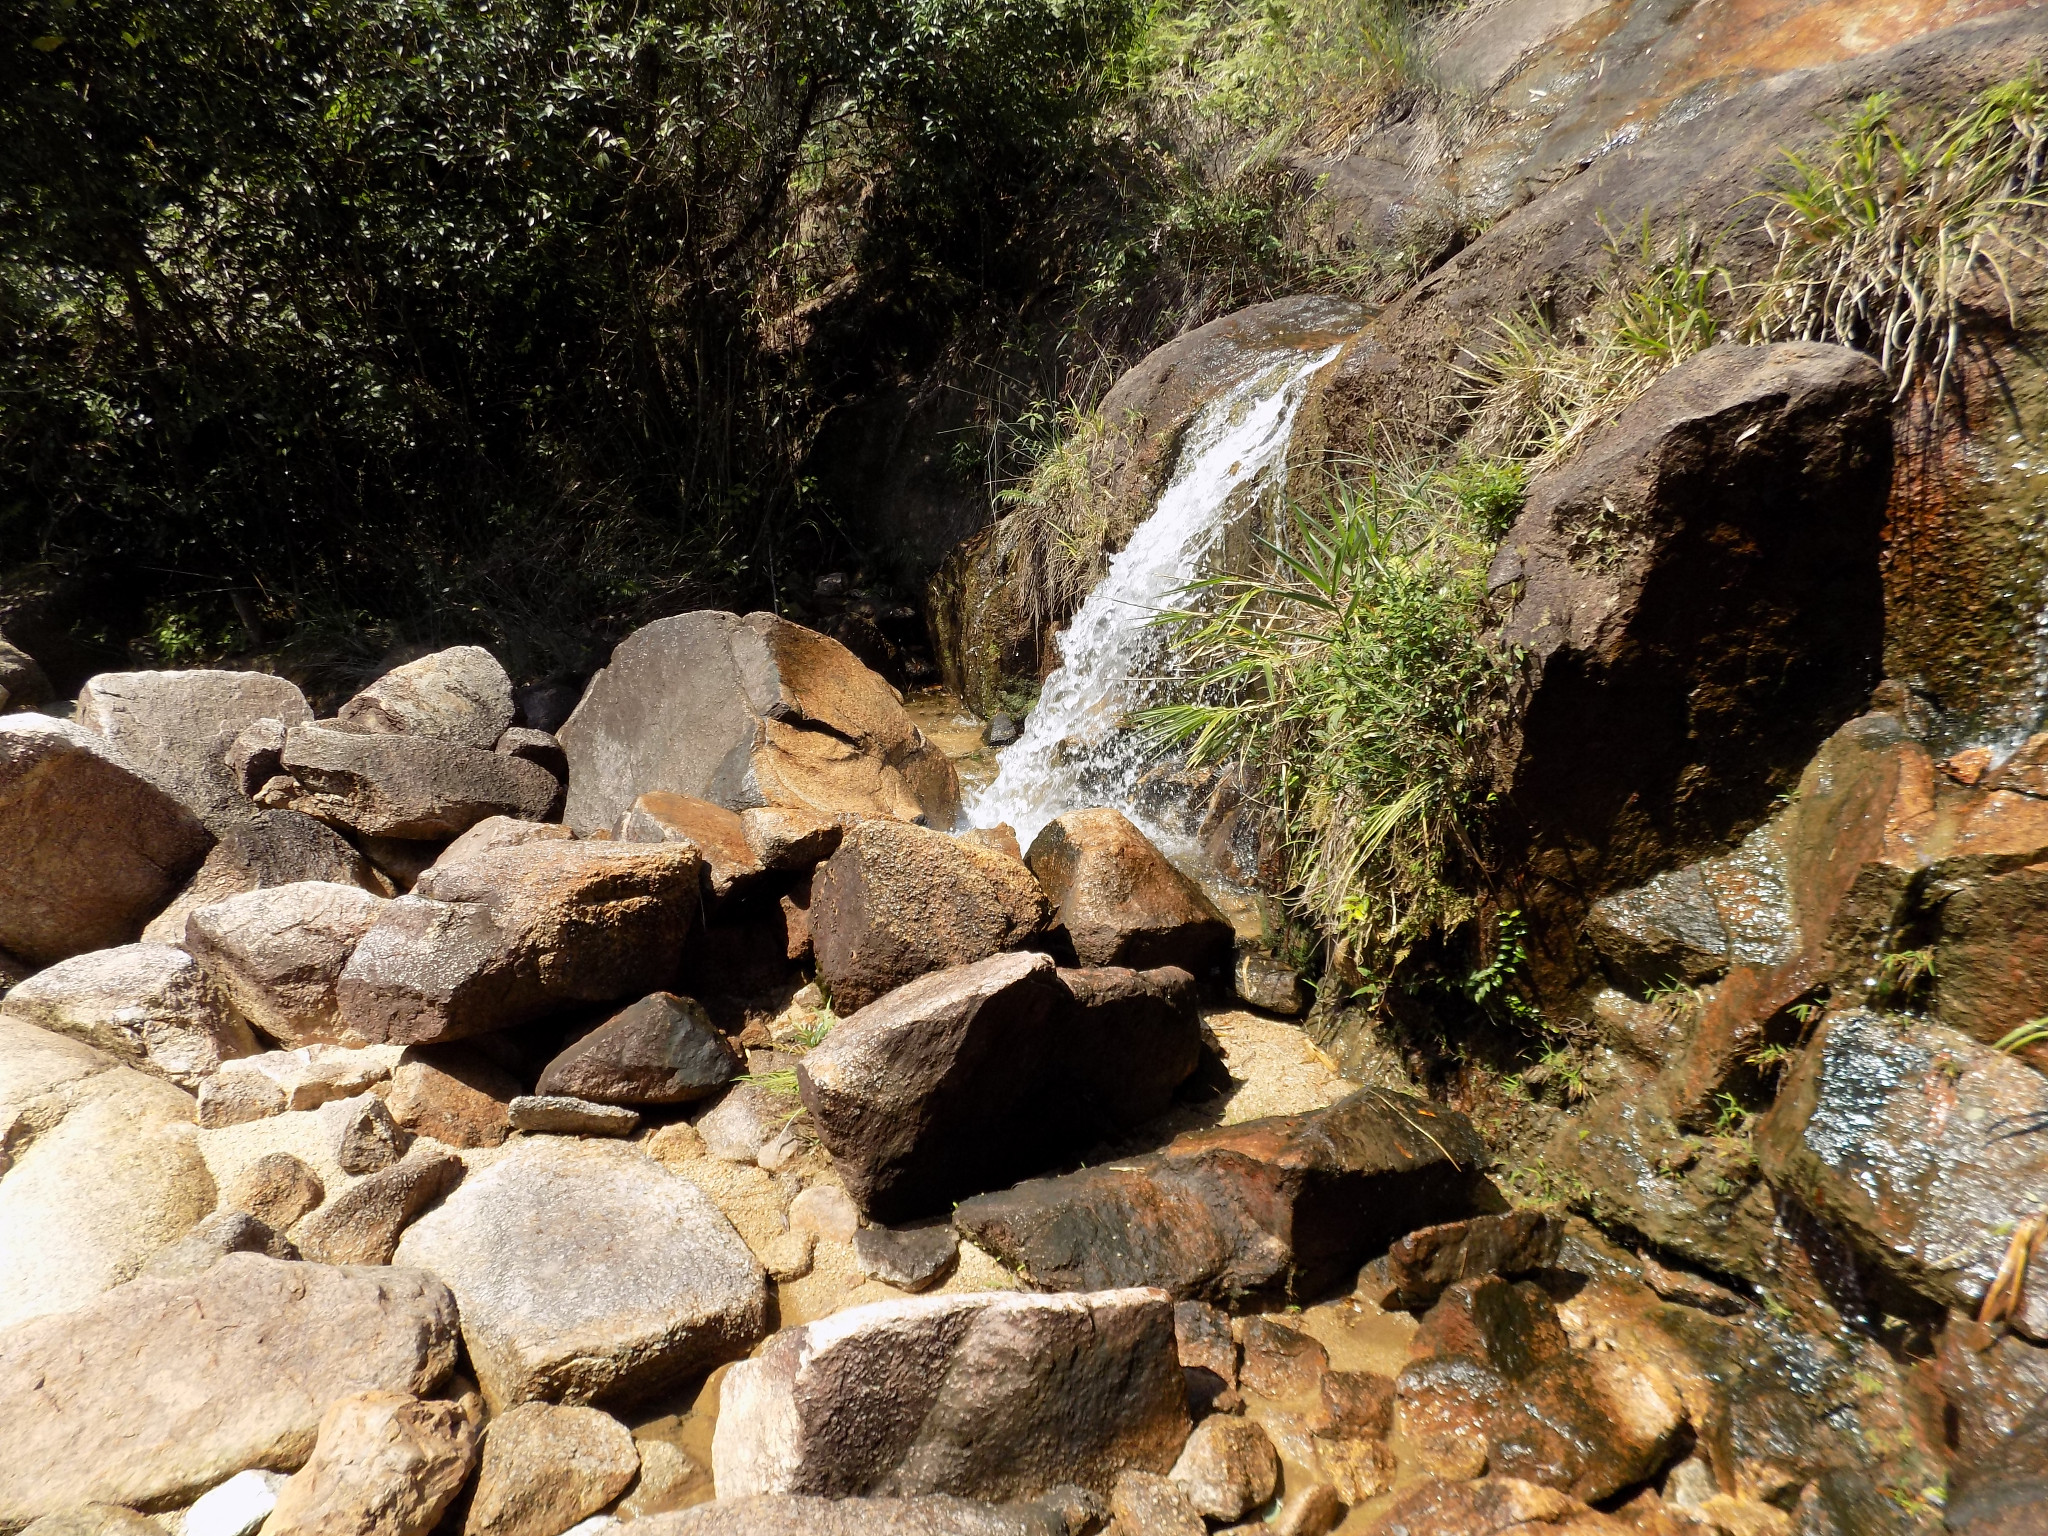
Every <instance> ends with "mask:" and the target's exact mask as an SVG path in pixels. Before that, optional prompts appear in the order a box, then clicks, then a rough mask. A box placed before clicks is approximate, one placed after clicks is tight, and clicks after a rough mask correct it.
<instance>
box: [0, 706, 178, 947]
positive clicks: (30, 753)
mask: <svg viewBox="0 0 2048 1536" xmlns="http://www.w3.org/2000/svg"><path fill="white" fill-rule="evenodd" d="M212 846H213V837H212V835H211V834H210V833H208V832H207V830H206V828H205V827H204V826H202V825H201V824H200V822H199V819H198V818H197V817H196V816H194V815H193V814H192V813H191V812H190V811H189V810H187V809H186V808H185V807H184V806H183V805H181V804H179V803H178V801H177V800H176V799H175V798H173V797H172V796H170V795H168V794H166V793H164V791H163V790H161V789H159V788H158V787H157V786H156V785H155V784H153V783H151V782H150V781H149V780H148V779H147V778H145V777H144V776H143V775H142V774H141V773H140V772H139V771H137V770H136V769H134V768H131V767H129V766H128V765H127V764H126V763H124V762H122V761H121V760H120V759H119V758H118V757H117V756H116V755H115V753H114V752H113V750H112V748H111V747H110V746H109V745H108V744H107V743H106V742H105V741H104V740H103V739H102V738H101V737H99V736H98V735H96V734H94V733H93V732H91V731H88V730H86V729H85V728H84V727H82V726H79V725H75V724H73V723H72V722H70V721H68V720H52V719H49V718H47V717H46V716H43V715H30V714H16V715H5V716H0V950H5V951H7V952H8V953H10V954H13V955H17V956H19V957H20V958H21V959H23V960H26V961H29V962H30V963H32V964H35V965H53V964H55V963H56V962H57V961H59V960H64V959H68V958H69V957H70V956H72V955H78V954H84V953H85V952H86V951H88V950H94V949H111V948H113V947H114V946H115V945H117V944H128V943H132V942H133V941H134V940H135V938H136V937H137V936H138V935H139V934H140V933H141V932H142V926H143V924H145V923H147V922H148V921H149V920H150V919H151V918H152V917H154V916H155V915H156V913H157V911H158V910H159V909H160V908H161V907H163V906H164V905H165V903H167V902H168V901H169V900H170V899H171V898H172V897H173V896H174V895H176V894H177V891H178V887H179V886H181V885H182V884H184V882H185V878H186V876H188V875H190V874H191V873H192V871H193V870H194V869H196V868H197V867H198V866H199V862H200V860H202V859H203V858H205V857H206V854H207V851H208V850H209V849H210V848H211V847H212Z"/></svg>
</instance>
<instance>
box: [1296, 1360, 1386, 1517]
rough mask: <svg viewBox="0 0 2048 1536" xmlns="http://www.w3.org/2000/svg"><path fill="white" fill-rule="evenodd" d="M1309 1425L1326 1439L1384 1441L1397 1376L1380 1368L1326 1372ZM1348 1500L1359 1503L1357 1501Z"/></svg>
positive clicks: (1319, 1435)
mask: <svg viewBox="0 0 2048 1536" xmlns="http://www.w3.org/2000/svg"><path fill="white" fill-rule="evenodd" d="M1321 1391H1322V1406H1321V1407H1320V1408H1319V1409H1318V1410H1317V1412H1316V1413H1315V1414H1314V1415H1313V1416H1312V1417H1311V1418H1310V1420H1309V1428H1310V1430H1311V1431H1313V1432H1314V1433H1315V1434H1316V1435H1317V1436H1318V1437H1320V1438H1322V1439H1326V1440H1384V1439H1386V1438H1387V1433H1388V1431H1389V1430H1390V1429H1392V1428H1393V1423H1394V1379H1393V1378H1392V1377H1391V1376H1382V1375H1380V1374H1379V1372H1377V1371H1326V1372H1324V1373H1323V1380H1322V1388H1321ZM1349 1502H1352V1503H1356V1502H1357V1501H1356V1500H1351V1501H1349Z"/></svg>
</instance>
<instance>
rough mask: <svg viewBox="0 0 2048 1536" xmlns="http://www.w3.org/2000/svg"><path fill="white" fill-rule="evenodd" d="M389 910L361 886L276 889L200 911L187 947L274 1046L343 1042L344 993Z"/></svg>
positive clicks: (188, 926) (314, 884)
mask: <svg viewBox="0 0 2048 1536" xmlns="http://www.w3.org/2000/svg"><path fill="white" fill-rule="evenodd" d="M385 906H386V903H385V901H384V900H383V899H382V898H380V897H377V896H372V895H371V894H370V893H369V892H368V891H365V890H363V889H361V888H360V887H358V886H354V885H340V884H336V883H334V882H331V881H325V880H309V881H302V882H299V883H296V884H292V885H278V886H272V887H270V888H268V889H264V890H255V891H250V892H248V893H247V894H245V895H241V896H231V897H229V898H228V899H227V900H226V901H223V902H219V903H217V904H216V905H213V906H209V907H201V908H199V909H198V910H197V911H195V912H194V913H193V914H192V915H191V917H190V918H188V919H187V920H186V923H185V947H186V948H187V949H189V950H190V951H191V952H192V955H193V957H194V958H195V959H197V960H198V961H199V962H200V963H201V964H202V965H204V966H205V967H206V968H207V970H208V971H210V972H211V973H212V974H213V975H214V976H215V977H217V978H218V979H219V980H220V983H221V985H222V986H223V987H224V988H225V989H226V991H227V994H228V996H229V997H230V998H231V999H232V1000H233V1001H234V1004H235V1006H236V1007H237V1008H239V1009H240V1010H241V1011H242V1012H243V1013H244V1014H245V1015H247V1017H248V1018H249V1020H250V1021H251V1022H252V1023H254V1024H255V1025H256V1027H257V1028H258V1029H260V1030H262V1031H263V1032H264V1033H265V1034H267V1035H269V1036H271V1037H272V1038H273V1039H275V1040H279V1041H282V1042H283V1043H284V1044H285V1045H287V1046H297V1045H304V1044H308V1043H310V1042H313V1041H332V1040H340V1039H342V1038H344V1031H343V1030H342V1027H341V1025H340V1023H339V1022H338V1018H337V1011H338V1004H337V1001H336V988H337V987H338V985H339V983H340V981H341V974H342V971H343V969H344V968H345V967H346V966H347V964H348V960H349V956H350V955H352V954H354V953H355V947H356V945H357V944H358V943H360V942H361V940H362V937H363V935H364V934H366V933H368V932H369V931H370V928H371V927H372V925H373V924H375V923H376V921H377V919H378V918H379V917H381V916H382V915H383V912H384V908H385Z"/></svg>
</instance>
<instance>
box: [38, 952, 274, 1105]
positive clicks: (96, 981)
mask: <svg viewBox="0 0 2048 1536" xmlns="http://www.w3.org/2000/svg"><path fill="white" fill-rule="evenodd" d="M0 1013H5V1014H6V1016H7V1017H9V1018H14V1019H20V1020H22V1021H23V1022H24V1023H28V1024H34V1025H36V1026H37V1027H39V1028H42V1029H48V1030H54V1031H55V1032H56V1033H58V1034H60V1035H69V1036H71V1037H72V1038H73V1039H76V1040H83V1041H85V1042H86V1043H87V1044H88V1045H94V1046H98V1047H99V1048H100V1049H101V1050H103V1051H106V1052H107V1053H108V1054H110V1055H112V1056H115V1057H117V1058H119V1059H120V1060H121V1061H124V1062H126V1063H127V1064H128V1065H129V1066H131V1067H136V1068H139V1069H140V1070H142V1071H144V1072H148V1073H151V1074H153V1075H154V1076H157V1077H162V1078H165V1079H168V1080H169V1081H171V1082H173V1083H176V1084H178V1086H179V1087H181V1088H196V1087H198V1086H199V1084H200V1083H201V1082H202V1081H203V1080H204V1079H205V1078H207V1077H209V1076H211V1075H212V1074H213V1073H214V1072H216V1071H218V1070H219V1068H220V1065H221V1063H222V1062H224V1061H231V1060H233V1059H235V1058H236V1057H238V1056H248V1055H251V1054H253V1053H254V1052H255V1051H256V1050H257V1049H258V1047H257V1044H256V1037H255V1036H254V1035H252V1034H250V1033H249V1026H248V1025H247V1024H246V1023H245V1022H243V1020H242V1017H241V1015H240V1014H239V1013H237V1012H236V1011H235V1008H234V1005H233V1004H232V1003H230V1002H229V1000H228V998H227V996H226V994H225V993H224V992H223V991H222V990H221V988H220V986H219V985H218V984H217V983H216V982H215V981H214V979H213V978H212V977H211V976H209V975H208V974H207V973H206V972H205V971H204V970H202V969H201V968H200V967H199V966H198V965H197V964H196V963H195V962H194V961H193V959H192V957H191V956H190V955H188V954H186V953H185V952H184V951H183V950H181V949H172V948H171V947H170V946H169V945H164V944H123V945H120V946H119V947H117V948H114V949H99V950H94V951H93V952H92V953H90V954H85V955H74V956H73V957H72V958H71V959H69V960H60V961H58V962H57V964H55V965H53V966H51V967H49V968H48V969H47V970H43V971H38V972H37V973H36V974H35V975H33V976H31V977H29V978H28V979H27V980H25V981H23V982H21V983H20V984H19V985H17V986H15V987H14V988H13V989H12V990H11V991H9V992H8V993H7V995H6V1000H5V1001H4V1002H0Z"/></svg>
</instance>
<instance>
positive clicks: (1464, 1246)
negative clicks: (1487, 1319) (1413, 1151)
mask: <svg viewBox="0 0 2048 1536" xmlns="http://www.w3.org/2000/svg"><path fill="white" fill-rule="evenodd" d="M1564 1233H1565V1224H1564V1221H1563V1219H1562V1218H1560V1217H1558V1216H1554V1215H1550V1214H1548V1213H1546V1212H1543V1211H1529V1210H1523V1211H1509V1212H1507V1213H1505V1214H1504V1215H1500V1216H1474V1217H1472V1218H1471V1219H1469V1220H1467V1221H1450V1222H1441V1223H1438V1224H1437V1225H1435V1226H1430V1227H1418V1228H1416V1229H1415V1230H1414V1231H1413V1232H1410V1233H1408V1234H1407V1235H1406V1236H1405V1237H1402V1238H1401V1239H1400V1240H1399V1241H1397V1242H1396V1243H1395V1244H1394V1245H1393V1246H1392V1247H1391V1248H1389V1249H1388V1250H1387V1253H1386V1257H1385V1258H1384V1259H1375V1260H1374V1261H1373V1262H1372V1263H1370V1264H1368V1265H1367V1266H1366V1267H1365V1270H1364V1271H1363V1273H1361V1274H1360V1275H1359V1277H1358V1282H1359V1293H1360V1294H1361V1295H1363V1296H1364V1297H1365V1298H1366V1299H1367V1300H1368V1301H1370V1302H1371V1303H1372V1304H1373V1305H1374V1306H1376V1307H1380V1308H1382V1309H1385V1310H1389V1311H1396V1310H1398V1311H1402V1312H1426V1311H1428V1310H1429V1308H1431V1307H1432V1306H1434V1305H1436V1299H1437V1297H1439V1296H1441V1295H1442V1294H1443V1292H1444V1287H1445V1286H1447V1285H1450V1284H1452V1283H1453V1282H1455V1281H1458V1280H1476V1279H1478V1278H1479V1277H1480V1276H1482V1275H1524V1274H1528V1273H1530V1272H1531V1271H1532V1270H1538V1269H1546V1268H1548V1267H1549V1266H1550V1265H1552V1264H1554V1263H1556V1262H1557V1256H1558V1251H1559V1249H1560V1248H1561V1247H1562V1246H1563V1243H1564Z"/></svg>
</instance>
